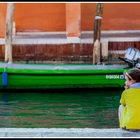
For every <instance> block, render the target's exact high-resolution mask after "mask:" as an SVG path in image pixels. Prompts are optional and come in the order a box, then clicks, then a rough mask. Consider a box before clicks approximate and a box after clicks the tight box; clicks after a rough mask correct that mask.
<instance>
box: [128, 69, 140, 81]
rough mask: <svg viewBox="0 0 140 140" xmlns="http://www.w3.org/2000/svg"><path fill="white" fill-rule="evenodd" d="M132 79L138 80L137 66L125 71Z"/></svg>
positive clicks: (139, 79) (139, 76) (138, 71)
mask: <svg viewBox="0 0 140 140" xmlns="http://www.w3.org/2000/svg"><path fill="white" fill-rule="evenodd" d="M127 73H128V74H129V75H130V76H131V77H132V79H133V80H135V81H136V82H140V69H138V68H133V69H130V70H128V72H127Z"/></svg>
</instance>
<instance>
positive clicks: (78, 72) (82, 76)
mask: <svg viewBox="0 0 140 140" xmlns="http://www.w3.org/2000/svg"><path fill="white" fill-rule="evenodd" d="M133 51H134V50H133V49H131V50H130V48H129V49H127V51H126V55H125V57H124V59H123V58H120V59H122V60H123V61H125V62H127V63H128V64H129V67H130V66H131V67H133V66H138V64H139V62H138V59H139V58H140V57H139V56H140V55H139V54H140V53H139V54H138V53H136V54H135V53H134V52H133ZM132 53H133V56H134V55H135V56H137V58H138V59H134V58H136V57H132ZM130 56H131V58H130ZM130 64H131V65H130ZM129 67H128V68H126V65H114V64H112V65H92V64H88V65H85V64H42V65H41V64H5V63H1V64H0V72H1V75H0V78H1V79H2V82H1V84H0V88H3V86H5V88H7V89H47V88H94V87H123V86H124V76H123V72H124V70H127V69H129ZM4 71H5V73H6V75H3V72H4Z"/></svg>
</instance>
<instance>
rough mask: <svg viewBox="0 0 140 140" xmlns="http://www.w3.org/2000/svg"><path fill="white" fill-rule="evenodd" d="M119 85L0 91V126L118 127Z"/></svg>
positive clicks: (120, 91)
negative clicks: (96, 87) (105, 88)
mask: <svg viewBox="0 0 140 140" xmlns="http://www.w3.org/2000/svg"><path fill="white" fill-rule="evenodd" d="M121 93H122V90H121V89H110V90H104V89H98V90H97V89H91V90H78V89H77V90H74V91H70V90H68V89H67V90H65V91H43V92H41V91H39V92H38V91H36V92H35V91H34V92H28V91H26V92H24V91H22V92H21V91H18V92H17V91H16V92H10V91H6V92H0V128H13V127H14V128H118V127H119V123H118V107H119V101H120V96H121Z"/></svg>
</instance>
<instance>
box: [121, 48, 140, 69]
mask: <svg viewBox="0 0 140 140" xmlns="http://www.w3.org/2000/svg"><path fill="white" fill-rule="evenodd" d="M119 59H120V60H122V61H124V62H126V63H128V65H129V67H135V66H136V64H137V63H139V62H140V51H139V50H138V49H136V48H132V47H129V48H128V49H126V50H125V56H124V58H122V57H119Z"/></svg>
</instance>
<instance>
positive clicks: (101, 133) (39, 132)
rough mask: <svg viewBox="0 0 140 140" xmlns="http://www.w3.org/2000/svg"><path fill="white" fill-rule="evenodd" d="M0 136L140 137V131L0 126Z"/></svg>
mask: <svg viewBox="0 0 140 140" xmlns="http://www.w3.org/2000/svg"><path fill="white" fill-rule="evenodd" d="M0 137H4V138H5V137H37V138H41V137H44V138H45V137H53V138H56V137H57V138H58V137H78V138H80V137H87V138H90V137H91V138H92V137H96V138H97V137H98V138H100V137H105V138H109V137H117V138H118V137H120V138H121V137H140V131H137V132H133V131H126V130H122V129H120V128H113V129H112V128H110V129H95V128H0Z"/></svg>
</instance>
